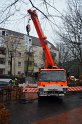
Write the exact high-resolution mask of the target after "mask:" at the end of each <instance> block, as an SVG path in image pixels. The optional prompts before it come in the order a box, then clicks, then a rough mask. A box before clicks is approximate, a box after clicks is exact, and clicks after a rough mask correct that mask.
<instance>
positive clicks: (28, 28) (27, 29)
mask: <svg viewBox="0 0 82 124" xmlns="http://www.w3.org/2000/svg"><path fill="white" fill-rule="evenodd" d="M26 31H27V36H28V39H29V32H30V19H29V20H28V24H27V26H26ZM27 52H28V60H27V68H26V69H27V70H26V76H27V75H28V67H29V55H30V48H29V49H28V51H27Z"/></svg>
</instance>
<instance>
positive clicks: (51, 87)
mask: <svg viewBox="0 0 82 124" xmlns="http://www.w3.org/2000/svg"><path fill="white" fill-rule="evenodd" d="M28 13H29V15H30V17H31V19H32V21H33V24H34V26H35V29H36V32H37V34H38V37H39V39H40V43H41V46H42V48H43V51H44V54H45V67H44V68H40V69H39V71H38V97H39V98H41V97H42V96H58V97H59V96H64V95H65V94H66V91H67V88H68V85H67V76H66V70H65V69H62V68H59V67H58V66H57V65H56V64H55V62H54V60H53V58H52V55H51V52H50V48H49V46H48V43H47V41H46V39H47V37H46V36H45V35H44V33H43V31H42V28H41V24H40V21H39V19H38V15H37V13H36V10H31V9H29V10H28Z"/></svg>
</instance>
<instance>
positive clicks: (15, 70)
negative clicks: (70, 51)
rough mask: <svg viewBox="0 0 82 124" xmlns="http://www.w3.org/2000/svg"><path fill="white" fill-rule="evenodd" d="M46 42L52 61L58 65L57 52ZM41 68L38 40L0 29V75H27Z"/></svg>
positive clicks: (41, 51)
mask: <svg viewBox="0 0 82 124" xmlns="http://www.w3.org/2000/svg"><path fill="white" fill-rule="evenodd" d="M47 42H48V44H49V47H50V50H51V53H52V56H53V59H54V61H55V62H56V63H59V51H58V50H57V49H56V48H55V47H54V45H53V44H51V43H50V42H49V41H47ZM43 66H44V59H43V49H42V47H41V44H40V41H39V39H38V38H36V37H33V36H29V37H28V36H27V35H26V34H22V33H19V32H15V31H11V30H7V29H4V28H0V74H12V75H22V74H24V75H27V74H28V73H33V72H37V71H38V68H40V67H43Z"/></svg>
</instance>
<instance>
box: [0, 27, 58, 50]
mask: <svg viewBox="0 0 82 124" xmlns="http://www.w3.org/2000/svg"><path fill="white" fill-rule="evenodd" d="M0 30H5V31H6V32H7V33H8V34H9V35H15V36H18V37H24V35H26V34H23V33H20V32H16V31H12V30H9V29H5V28H0ZM30 37H31V38H32V45H35V46H40V47H41V44H40V40H39V38H37V37H34V36H30ZM46 41H47V43H49V44H50V45H51V48H52V49H54V50H57V48H56V47H55V46H54V45H53V44H52V43H50V42H49V41H48V40H46Z"/></svg>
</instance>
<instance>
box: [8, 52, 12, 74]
mask: <svg viewBox="0 0 82 124" xmlns="http://www.w3.org/2000/svg"><path fill="white" fill-rule="evenodd" d="M9 54H10V75H11V76H12V58H13V55H12V51H9Z"/></svg>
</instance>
